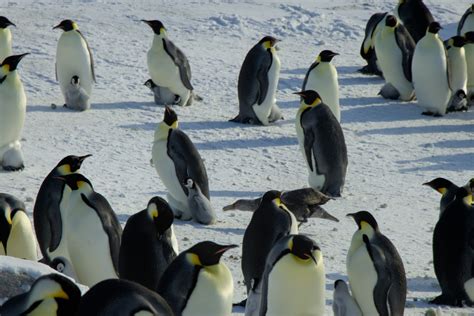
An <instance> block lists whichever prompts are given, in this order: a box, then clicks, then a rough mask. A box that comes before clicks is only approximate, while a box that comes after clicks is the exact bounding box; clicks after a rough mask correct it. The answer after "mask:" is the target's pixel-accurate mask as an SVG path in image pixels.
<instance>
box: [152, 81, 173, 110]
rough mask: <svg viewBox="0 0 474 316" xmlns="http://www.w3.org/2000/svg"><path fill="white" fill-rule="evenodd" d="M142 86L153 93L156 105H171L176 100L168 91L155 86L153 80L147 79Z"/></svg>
mask: <svg viewBox="0 0 474 316" xmlns="http://www.w3.org/2000/svg"><path fill="white" fill-rule="evenodd" d="M144 85H145V86H146V87H148V89H150V90H151V92H153V96H154V97H155V104H156V105H172V104H174V102H175V100H176V96H175V94H174V93H173V92H171V90H170V89H168V88H165V87H160V86H157V85H156V84H155V83H154V82H153V80H151V79H148V80H147V81H145V83H144Z"/></svg>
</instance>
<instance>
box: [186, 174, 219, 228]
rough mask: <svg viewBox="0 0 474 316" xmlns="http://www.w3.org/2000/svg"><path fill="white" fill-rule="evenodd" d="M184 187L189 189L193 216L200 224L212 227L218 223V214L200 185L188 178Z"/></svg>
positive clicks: (190, 207)
mask: <svg viewBox="0 0 474 316" xmlns="http://www.w3.org/2000/svg"><path fill="white" fill-rule="evenodd" d="M184 186H185V187H186V188H188V204H189V210H190V211H191V214H192V216H193V218H194V220H196V221H197V222H198V223H201V224H204V225H211V224H215V223H216V212H214V209H213V208H212V206H211V202H210V201H209V199H208V198H207V197H206V196H205V195H204V194H203V193H202V191H201V188H200V187H199V185H198V184H197V183H196V182H194V181H193V179H191V178H187V179H186V182H185V183H184Z"/></svg>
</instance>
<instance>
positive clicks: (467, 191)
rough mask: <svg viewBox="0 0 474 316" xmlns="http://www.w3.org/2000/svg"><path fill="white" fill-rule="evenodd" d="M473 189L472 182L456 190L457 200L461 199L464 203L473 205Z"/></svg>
mask: <svg viewBox="0 0 474 316" xmlns="http://www.w3.org/2000/svg"><path fill="white" fill-rule="evenodd" d="M471 181H472V180H471ZM472 191H473V187H471V183H468V184H467V185H465V186H463V187H460V188H458V189H457V190H456V200H461V201H463V202H464V204H466V205H468V206H471V205H472Z"/></svg>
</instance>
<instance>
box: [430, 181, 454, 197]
mask: <svg viewBox="0 0 474 316" xmlns="http://www.w3.org/2000/svg"><path fill="white" fill-rule="evenodd" d="M423 185H426V186H429V187H430V188H432V189H433V190H436V191H438V192H439V193H441V194H445V193H446V191H447V190H448V189H449V188H450V187H452V186H453V185H454V183H452V182H451V181H449V180H448V179H445V178H436V179H433V180H431V181H430V182H425V183H423Z"/></svg>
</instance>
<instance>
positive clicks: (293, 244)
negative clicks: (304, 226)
mask: <svg viewBox="0 0 474 316" xmlns="http://www.w3.org/2000/svg"><path fill="white" fill-rule="evenodd" d="M288 249H289V250H290V253H291V254H293V255H294V256H296V257H298V258H299V259H301V260H303V261H307V260H313V261H314V263H315V264H318V262H317V261H316V258H315V256H314V254H313V252H314V251H316V250H320V248H319V246H318V245H317V244H316V243H315V242H314V241H313V240H312V239H311V238H309V237H306V236H305V235H293V236H292V237H291V238H290V240H289V241H288Z"/></svg>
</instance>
